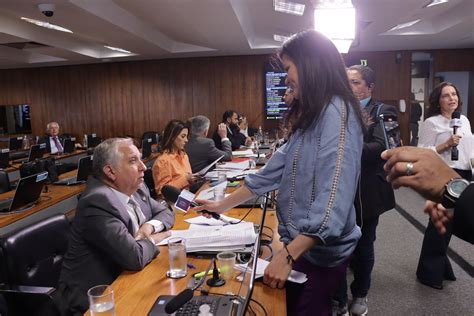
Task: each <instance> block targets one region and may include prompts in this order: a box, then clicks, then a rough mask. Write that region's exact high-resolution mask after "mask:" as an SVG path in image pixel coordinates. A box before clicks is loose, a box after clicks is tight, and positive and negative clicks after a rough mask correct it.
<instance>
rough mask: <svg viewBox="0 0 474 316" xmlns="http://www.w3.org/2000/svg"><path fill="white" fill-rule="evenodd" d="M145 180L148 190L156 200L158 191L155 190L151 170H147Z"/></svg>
mask: <svg viewBox="0 0 474 316" xmlns="http://www.w3.org/2000/svg"><path fill="white" fill-rule="evenodd" d="M144 180H145V184H146V186H147V187H148V190H150V196H151V197H152V198H154V199H156V198H157V196H158V194H157V193H156V190H155V181H154V180H153V172H152V170H151V169H146V170H145V175H144Z"/></svg>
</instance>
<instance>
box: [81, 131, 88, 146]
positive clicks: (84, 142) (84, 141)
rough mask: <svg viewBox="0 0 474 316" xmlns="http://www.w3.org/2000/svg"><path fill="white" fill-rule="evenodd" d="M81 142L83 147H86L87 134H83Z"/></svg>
mask: <svg viewBox="0 0 474 316" xmlns="http://www.w3.org/2000/svg"><path fill="white" fill-rule="evenodd" d="M82 143H83V144H84V147H85V148H87V134H84V138H83V140H82Z"/></svg>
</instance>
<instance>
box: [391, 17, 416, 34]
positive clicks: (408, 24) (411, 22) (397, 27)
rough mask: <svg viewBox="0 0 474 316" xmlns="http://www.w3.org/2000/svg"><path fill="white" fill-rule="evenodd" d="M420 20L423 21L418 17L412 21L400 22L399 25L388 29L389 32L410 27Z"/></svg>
mask: <svg viewBox="0 0 474 316" xmlns="http://www.w3.org/2000/svg"><path fill="white" fill-rule="evenodd" d="M420 21H421V20H420V19H418V20H414V21H410V22H406V23H401V24H398V25H396V26H394V27H392V28H391V29H390V30H388V32H391V31H395V30H399V29H404V28H407V27H410V26H412V25H415V24H416V23H418V22H420Z"/></svg>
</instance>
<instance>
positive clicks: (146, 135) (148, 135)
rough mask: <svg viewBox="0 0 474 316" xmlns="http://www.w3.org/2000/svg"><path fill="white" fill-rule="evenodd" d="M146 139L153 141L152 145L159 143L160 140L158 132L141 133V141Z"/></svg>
mask: <svg viewBox="0 0 474 316" xmlns="http://www.w3.org/2000/svg"><path fill="white" fill-rule="evenodd" d="M146 138H152V139H153V143H154V144H158V141H159V138H160V133H159V132H156V131H148V132H145V133H143V135H142V139H141V140H144V139H146Z"/></svg>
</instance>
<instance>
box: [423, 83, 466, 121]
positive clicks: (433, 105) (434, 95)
mask: <svg viewBox="0 0 474 316" xmlns="http://www.w3.org/2000/svg"><path fill="white" fill-rule="evenodd" d="M444 87H453V88H454V90H456V94H457V95H458V107H457V108H456V111H458V112H461V110H462V101H461V95H460V94H459V90H458V88H456V86H455V85H454V84H452V83H451V82H447V81H444V82H441V83H440V84H439V85H437V86H436V87H434V89H433V91H431V93H430V98H429V102H430V107H429V108H428V113H427V114H426V117H427V118H428V117H432V116H435V115H438V114H441V106H440V105H439V98H441V92H442V91H443V88H444Z"/></svg>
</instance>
